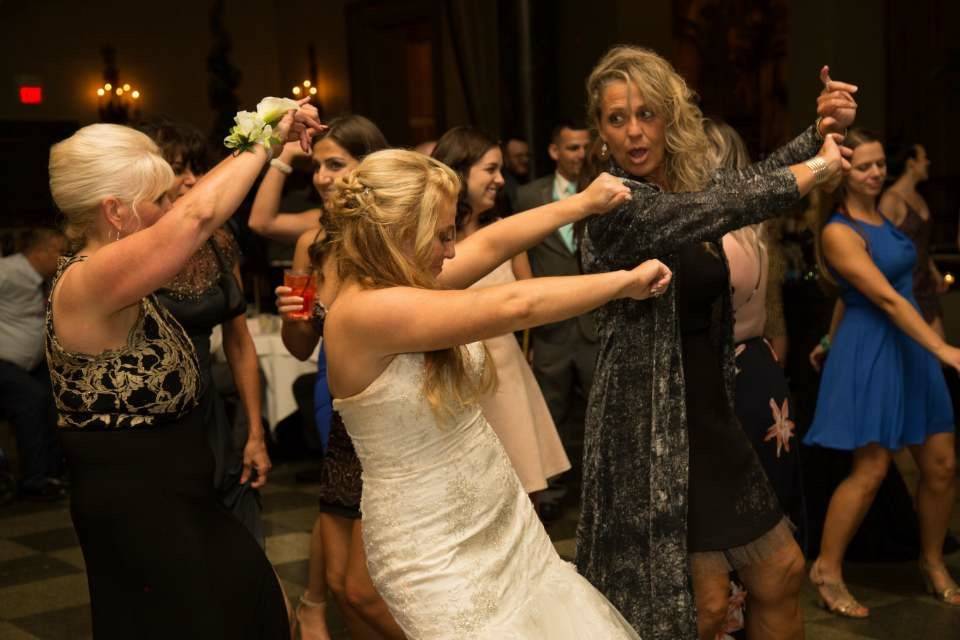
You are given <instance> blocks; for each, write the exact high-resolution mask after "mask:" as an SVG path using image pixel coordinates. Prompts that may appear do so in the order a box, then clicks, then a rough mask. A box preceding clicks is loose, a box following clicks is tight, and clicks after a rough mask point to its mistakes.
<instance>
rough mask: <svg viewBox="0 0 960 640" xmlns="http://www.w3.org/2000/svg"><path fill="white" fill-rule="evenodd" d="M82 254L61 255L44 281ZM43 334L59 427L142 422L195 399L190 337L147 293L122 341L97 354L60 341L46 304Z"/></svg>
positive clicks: (168, 415) (178, 413)
mask: <svg viewBox="0 0 960 640" xmlns="http://www.w3.org/2000/svg"><path fill="white" fill-rule="evenodd" d="M83 259H84V257H83V256H74V257H72V258H61V261H60V268H59V269H58V270H57V274H56V276H55V278H54V281H53V283H52V285H51V287H50V290H51V291H53V289H54V287H55V286H56V283H57V280H59V278H60V276H61V275H62V274H63V272H64V271H65V270H66V269H67V268H68V267H69V266H70V265H71V264H73V263H75V262H78V261H80V260H83ZM46 322H47V332H46V336H45V343H46V351H47V362H48V363H49V367H50V381H51V384H52V387H53V395H54V399H55V401H56V405H57V413H58V414H59V426H60V427H61V428H75V429H83V428H97V429H103V428H108V429H109V428H126V427H145V426H150V425H153V424H156V423H157V422H158V421H166V420H170V419H177V418H179V417H182V416H184V415H185V414H186V413H187V412H189V411H190V410H191V409H193V407H194V406H195V405H196V403H197V397H198V393H199V389H200V383H199V372H198V368H197V356H196V353H195V352H194V350H193V345H192V344H191V342H190V338H188V337H187V334H186V333H185V332H184V330H183V328H182V327H181V326H180V324H179V323H178V322H177V321H176V320H175V319H174V318H173V316H171V315H170V313H169V312H168V311H167V310H166V309H164V308H163V306H162V305H160V304H158V303H157V301H156V299H155V298H154V296H152V295H150V296H147V297H145V298H143V300H141V301H140V317H139V318H138V319H137V322H136V324H134V326H133V328H132V329H131V330H130V334H129V335H128V337H127V344H126V346H124V347H122V348H120V349H111V350H108V351H105V352H103V353H101V354H98V355H88V354H83V353H73V352H70V351H67V350H66V349H64V348H63V347H62V346H61V345H60V341H59V340H57V336H56V334H55V332H54V330H53V311H52V305H50V304H48V305H47V320H46Z"/></svg>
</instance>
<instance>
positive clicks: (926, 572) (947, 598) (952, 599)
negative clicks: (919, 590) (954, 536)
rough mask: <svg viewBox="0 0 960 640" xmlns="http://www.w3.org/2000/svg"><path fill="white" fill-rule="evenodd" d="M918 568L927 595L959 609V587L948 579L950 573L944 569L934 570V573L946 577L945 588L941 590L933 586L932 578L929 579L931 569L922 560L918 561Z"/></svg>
mask: <svg viewBox="0 0 960 640" xmlns="http://www.w3.org/2000/svg"><path fill="white" fill-rule="evenodd" d="M918 564H919V566H920V573H921V575H923V582H924V583H925V584H926V587H927V593H929V594H930V595H932V596H933V597H934V598H936V599H937V600H939V601H940V602H943V603H944V604H949V605H951V606H954V607H960V587H958V586H957V583H956V582H954V581H953V578H951V577H950V573H949V572H948V571H947V568H946V567H942V568H938V569H934V570H933V571H936V572H938V573H939V572H941V571H942V572H943V574H944V576H946V578H947V579H946V583H947V586H946V587H944V588H943V589H937V588H936V587H935V586H934V584H933V578H931V577H930V573H931V569H930V566H929V565H927V563H926V562H924V561H923V559H922V558H921V559H920V562H919V563H918Z"/></svg>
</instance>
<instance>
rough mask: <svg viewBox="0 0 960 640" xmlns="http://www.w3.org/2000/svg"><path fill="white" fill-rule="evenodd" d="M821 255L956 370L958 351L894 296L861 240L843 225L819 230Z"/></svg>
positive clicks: (918, 314)
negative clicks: (821, 244)
mask: <svg viewBox="0 0 960 640" xmlns="http://www.w3.org/2000/svg"><path fill="white" fill-rule="evenodd" d="M823 251H824V256H825V257H826V259H827V261H828V262H829V263H830V266H832V267H833V268H834V269H835V270H836V271H837V273H839V274H840V275H841V276H842V277H843V278H844V279H845V280H847V282H849V283H850V284H851V285H852V286H853V287H855V288H856V289H857V290H858V291H859V292H860V293H862V294H863V295H864V296H866V297H867V298H868V299H869V300H870V301H871V302H873V304H875V305H876V306H877V307H878V308H879V309H880V310H881V311H883V312H884V313H886V314H887V315H888V316H889V317H890V320H891V321H892V322H893V323H894V324H895V325H897V327H899V328H900V330H901V331H903V332H904V333H905V334H907V335H908V336H910V337H911V338H913V339H914V340H916V341H917V342H918V343H919V344H920V346H922V347H923V348H924V349H926V350H927V351H929V352H930V353H932V354H933V355H934V356H936V357H937V359H938V360H940V361H941V362H943V364H945V365H947V366H950V367H953V368H954V369H957V370H960V349H956V348H954V347H951V346H950V345H948V344H947V343H946V342H944V341H943V338H941V337H940V336H939V335H937V332H936V331H934V330H933V329H931V328H930V325H928V324H927V323H926V321H924V319H923V317H922V316H921V315H920V313H919V312H918V311H917V309H916V307H914V306H913V304H911V303H910V301H909V300H907V299H906V298H904V297H903V296H901V295H900V294H899V293H897V290H896V289H894V288H893V287H892V286H891V285H890V282H889V281H887V278H886V277H885V276H884V275H883V273H882V272H881V271H880V270H879V269H877V266H876V265H875V264H874V262H873V260H872V259H871V258H870V254H869V253H867V249H866V245H865V244H864V241H863V239H862V238H861V237H860V236H859V235H858V234H857V233H856V232H855V231H854V230H853V229H850V228H849V227H847V226H846V225H844V224H838V223H834V224H828V225H827V226H826V228H824V230H823Z"/></svg>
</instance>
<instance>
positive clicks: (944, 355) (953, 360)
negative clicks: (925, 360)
mask: <svg viewBox="0 0 960 640" xmlns="http://www.w3.org/2000/svg"><path fill="white" fill-rule="evenodd" d="M934 355H935V356H937V360H939V361H940V362H942V363H943V364H944V366H947V367H953V368H954V369H956V370H957V371H958V372H960V349H957V348H956V347H951V346H950V345H948V344H946V343H944V345H943V346H942V347H940V348H939V349H937V351H936V353H934Z"/></svg>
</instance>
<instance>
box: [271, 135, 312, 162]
mask: <svg viewBox="0 0 960 640" xmlns="http://www.w3.org/2000/svg"><path fill="white" fill-rule="evenodd" d="M309 157H310V154H309V153H307V152H305V151H304V150H303V149H302V148H301V147H300V139H299V138H297V139H296V140H294V141H292V142H288V143H286V144H285V145H283V151H281V152H280V156H279V159H280V160H283V161H284V162H286V163H287V164H294V163H295V162H296V161H297V160H299V159H300V158H309Z"/></svg>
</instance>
